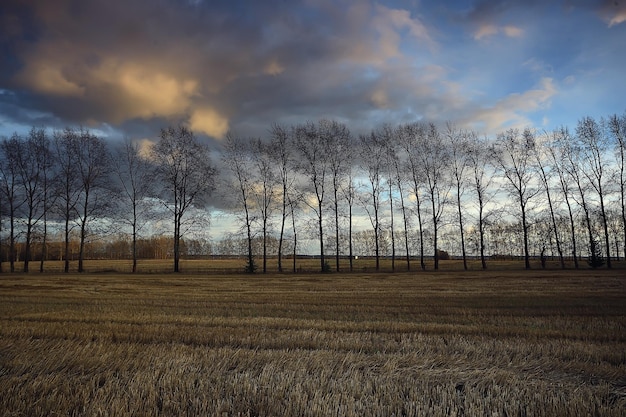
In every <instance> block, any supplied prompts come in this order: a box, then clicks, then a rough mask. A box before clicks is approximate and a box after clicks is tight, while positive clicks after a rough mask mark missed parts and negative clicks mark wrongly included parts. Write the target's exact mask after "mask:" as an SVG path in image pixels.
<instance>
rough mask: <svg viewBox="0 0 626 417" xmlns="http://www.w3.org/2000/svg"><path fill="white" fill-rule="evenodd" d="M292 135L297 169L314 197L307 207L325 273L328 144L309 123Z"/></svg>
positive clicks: (302, 125) (321, 267)
mask: <svg viewBox="0 0 626 417" xmlns="http://www.w3.org/2000/svg"><path fill="white" fill-rule="evenodd" d="M322 123H325V122H320V124H322ZM294 134H295V145H296V149H297V152H298V156H299V160H300V163H299V164H298V169H299V171H300V172H301V173H302V174H303V175H304V176H305V177H306V178H307V180H308V182H309V185H310V186H311V188H312V191H313V194H314V195H315V204H310V205H309V207H311V209H312V210H313V211H314V212H315V214H316V217H317V229H318V230H317V232H318V237H319V245H320V270H321V271H322V272H326V271H327V265H326V258H325V256H324V202H325V197H326V194H325V192H326V185H327V184H326V182H327V175H328V172H329V161H328V143H327V141H326V140H325V139H326V137H325V136H324V135H322V134H320V129H319V128H318V126H316V125H315V124H314V123H311V122H307V123H304V124H301V125H298V126H296V127H295V130H294ZM307 201H308V200H307Z"/></svg>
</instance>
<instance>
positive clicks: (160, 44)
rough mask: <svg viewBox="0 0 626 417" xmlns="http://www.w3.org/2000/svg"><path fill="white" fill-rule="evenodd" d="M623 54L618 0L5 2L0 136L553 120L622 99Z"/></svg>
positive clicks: (614, 108)
mask: <svg viewBox="0 0 626 417" xmlns="http://www.w3.org/2000/svg"><path fill="white" fill-rule="evenodd" d="M625 51H626V1H624V0H611V1H600V0H598V1H592V0H561V1H556V0H555V1H550V0H509V1H495V0H483V1H481V0H474V1H472V0H465V1H462V0H454V1H435V0H422V1H419V0H415V1H399V0H398V1H370V0H356V1H348V0H334V1H331V0H293V1H291V0H264V1H238V0H129V1H110V0H49V1H45V0H39V1H38V0H19V1H18V0H3V1H2V4H1V5H0V57H1V58H0V136H2V135H10V134H11V133H12V132H13V131H24V130H28V129H29V128H30V127H31V126H43V127H48V128H61V127H64V126H70V125H83V126H87V127H89V128H91V129H94V130H96V131H98V132H100V133H101V134H103V135H106V136H109V137H123V136H127V137H131V138H151V137H156V136H157V134H158V131H159V129H160V128H161V127H164V126H167V125H169V124H175V123H179V122H181V121H186V122H188V123H189V124H190V125H191V127H192V128H193V129H194V130H195V131H196V132H198V133H201V134H203V135H206V136H208V137H210V138H212V139H215V140H219V139H220V138H221V137H223V135H224V134H225V132H226V131H228V130H229V129H231V130H233V131H234V132H236V133H237V134H240V135H246V136H248V135H253V136H264V135H267V131H268V129H269V127H270V126H271V124H272V123H275V122H276V123H285V124H293V123H297V122H300V121H304V120H317V119H319V118H334V119H337V120H339V121H342V122H345V123H346V124H347V125H348V126H349V127H350V129H351V130H353V131H354V132H356V133H358V132H364V131H367V130H368V129H370V128H372V127H374V126H378V125H380V124H381V123H383V122H390V123H393V124H396V123H402V122H409V121H415V120H420V119H421V120H431V121H435V122H444V121H452V122H454V123H455V124H456V125H458V126H464V127H472V128H475V129H476V130H478V131H479V132H482V133H486V134H494V133H497V132H499V131H502V130H504V129H506V128H508V127H512V126H529V125H530V126H534V127H538V128H546V129H551V128H554V127H557V126H560V125H563V124H565V125H570V126H571V125H572V124H575V123H576V121H577V120H578V119H579V118H581V117H582V116H586V115H590V116H594V117H600V116H607V115H610V114H613V113H623V112H624V111H625V110H626V80H625V76H624V74H626V53H625Z"/></svg>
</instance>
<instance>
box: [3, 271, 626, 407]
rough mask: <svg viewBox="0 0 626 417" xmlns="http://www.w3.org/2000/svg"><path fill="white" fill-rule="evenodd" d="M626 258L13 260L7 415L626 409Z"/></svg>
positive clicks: (7, 303)
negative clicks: (387, 263) (221, 269)
mask: <svg viewBox="0 0 626 417" xmlns="http://www.w3.org/2000/svg"><path fill="white" fill-rule="evenodd" d="M624 275H625V274H624V270H617V271H607V270H601V271H591V270H588V271H573V270H570V271H564V272H562V271H508V270H507V271H504V270H501V271H489V272H479V271H474V272H439V273H423V272H420V273H412V274H408V273H397V274H390V273H384V274H383V273H380V274H367V273H359V274H345V275H342V274H328V275H321V274H298V275H295V276H294V275H278V274H271V275H255V276H245V275H236V274H230V275H210V276H205V275H199V274H184V273H183V274H143V275H137V276H132V275H128V274H118V273H91V274H85V275H77V274H69V275H64V274H60V273H59V274H56V273H49V274H46V275H39V274H14V275H13V274H3V275H0V415H3V416H57V415H58V416H60V415H63V416H130V415H132V416H159V415H163V416H174V415H176V416H402V415H404V416H422V415H430V416H509V417H511V416H556V415H559V416H584V415H590V416H596V415H599V416H621V415H623V413H624V410H626V278H625V277H624Z"/></svg>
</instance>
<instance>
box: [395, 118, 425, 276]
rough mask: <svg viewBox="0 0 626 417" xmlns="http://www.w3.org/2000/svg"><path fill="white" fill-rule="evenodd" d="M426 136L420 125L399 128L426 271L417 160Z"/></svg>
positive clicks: (421, 171)
mask: <svg viewBox="0 0 626 417" xmlns="http://www.w3.org/2000/svg"><path fill="white" fill-rule="evenodd" d="M425 135H426V126H425V125H423V124H421V123H412V124H407V125H403V126H401V127H400V128H399V138H400V146H401V148H402V150H403V151H404V153H405V158H406V159H405V161H404V165H405V166H406V171H408V172H409V175H410V177H411V187H412V190H411V191H412V193H413V196H414V197H415V204H416V212H417V224H418V228H419V237H420V266H421V268H422V270H425V269H426V263H425V262H424V222H423V218H422V210H423V208H422V199H423V196H422V192H423V191H422V190H423V187H424V179H423V177H424V173H423V167H422V165H421V161H420V160H419V152H420V147H419V143H420V141H422V140H423V136H425Z"/></svg>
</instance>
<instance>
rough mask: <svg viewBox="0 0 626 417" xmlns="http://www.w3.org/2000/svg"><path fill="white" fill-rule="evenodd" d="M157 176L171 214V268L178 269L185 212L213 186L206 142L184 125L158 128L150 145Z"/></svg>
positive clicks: (175, 270)
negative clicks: (172, 263)
mask: <svg viewBox="0 0 626 417" xmlns="http://www.w3.org/2000/svg"><path fill="white" fill-rule="evenodd" d="M152 157H153V159H154V161H155V163H156V166H157V173H158V175H159V177H160V179H161V182H162V186H163V190H162V191H163V192H162V197H163V201H165V202H166V208H167V210H169V211H170V213H171V214H172V215H173V217H174V272H179V271H180V268H179V263H180V243H181V237H182V236H183V234H184V232H185V228H184V227H185V215H186V214H187V213H188V212H189V210H190V209H191V208H192V207H194V206H198V205H201V204H203V202H204V199H205V197H207V196H208V195H209V194H210V193H211V191H213V188H214V178H215V168H214V167H213V166H212V165H211V160H210V151H209V148H208V146H206V145H204V144H202V143H200V142H199V141H198V140H197V139H196V137H195V135H194V134H193V132H192V131H191V130H190V129H189V128H188V127H186V126H183V125H179V126H178V127H171V126H170V127H167V128H165V129H161V134H160V139H159V141H158V142H157V143H156V144H155V145H154V147H153V148H152Z"/></svg>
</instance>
